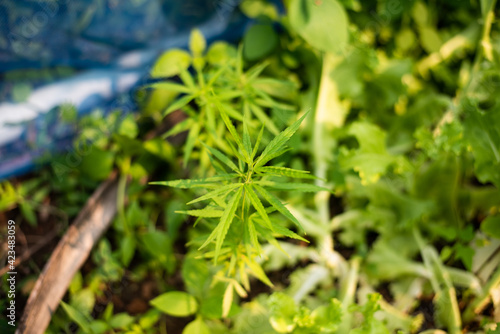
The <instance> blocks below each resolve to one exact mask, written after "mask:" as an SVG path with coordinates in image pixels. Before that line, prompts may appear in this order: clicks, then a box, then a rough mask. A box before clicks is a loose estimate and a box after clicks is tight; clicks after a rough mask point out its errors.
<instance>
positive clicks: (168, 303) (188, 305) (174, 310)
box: [149, 291, 198, 317]
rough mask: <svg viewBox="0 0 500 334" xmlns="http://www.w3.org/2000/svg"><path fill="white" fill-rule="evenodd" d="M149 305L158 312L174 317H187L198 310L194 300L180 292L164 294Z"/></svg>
mask: <svg viewBox="0 0 500 334" xmlns="http://www.w3.org/2000/svg"><path fill="white" fill-rule="evenodd" d="M149 303H150V304H151V305H153V306H154V307H156V308H157V309H159V310H160V311H162V312H164V313H166V314H168V315H173V316H175V317H187V316H188V315H191V314H194V313H195V312H196V310H197V309H198V302H197V301H196V299H195V298H194V297H193V296H191V295H190V294H188V293H186V292H182V291H172V292H167V293H164V294H162V295H160V296H158V297H156V298H155V299H153V300H152V301H150V302H149Z"/></svg>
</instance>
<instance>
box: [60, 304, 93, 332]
mask: <svg viewBox="0 0 500 334" xmlns="http://www.w3.org/2000/svg"><path fill="white" fill-rule="evenodd" d="M61 306H62V308H63V310H64V311H65V312H66V314H67V315H68V317H70V319H71V320H73V321H74V322H76V323H77V324H78V326H80V328H81V329H82V330H83V332H84V333H90V334H92V333H94V332H93V331H92V328H91V327H90V321H89V320H88V319H87V318H86V317H85V316H84V315H83V314H82V313H80V311H78V310H77V309H75V308H74V307H72V306H70V305H69V304H66V303H65V302H63V301H61Z"/></svg>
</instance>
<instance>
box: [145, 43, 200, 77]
mask: <svg viewBox="0 0 500 334" xmlns="http://www.w3.org/2000/svg"><path fill="white" fill-rule="evenodd" d="M189 65H191V56H190V55H189V53H188V52H186V51H184V50H181V49H170V50H169V51H167V52H165V53H163V54H162V55H161V56H160V57H159V58H158V60H157V61H156V63H155V65H154V66H153V69H152V70H151V77H153V78H166V77H172V76H174V75H178V74H180V73H181V72H182V71H184V70H187V69H188V68H189Z"/></svg>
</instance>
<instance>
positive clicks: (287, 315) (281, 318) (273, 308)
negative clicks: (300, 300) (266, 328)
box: [268, 292, 298, 333]
mask: <svg viewBox="0 0 500 334" xmlns="http://www.w3.org/2000/svg"><path fill="white" fill-rule="evenodd" d="M268 304H269V312H270V315H269V322H271V326H273V328H274V330H275V331H277V332H278V333H291V332H292V331H293V330H294V328H295V326H296V324H295V321H294V318H295V316H296V315H297V313H298V307H297V305H296V304H295V301H294V300H293V298H292V297H290V296H287V295H285V294H284V293H282V292H275V293H273V294H272V295H271V296H270V297H269V301H268Z"/></svg>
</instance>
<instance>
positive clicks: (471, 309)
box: [464, 267, 500, 322]
mask: <svg viewBox="0 0 500 334" xmlns="http://www.w3.org/2000/svg"><path fill="white" fill-rule="evenodd" d="M499 285H500V267H498V268H497V270H496V271H495V273H494V274H493V276H492V277H491V278H490V280H489V281H488V283H487V284H486V286H485V287H484V290H483V294H482V295H481V296H478V297H477V298H476V299H475V300H474V302H472V303H471V304H469V305H468V306H467V308H466V309H465V312H464V320H465V321H467V322H468V321H471V320H472V319H473V318H474V316H476V315H477V314H479V313H481V312H482V311H483V310H484V309H485V308H486V306H488V303H489V302H490V300H491V292H492V291H493V290H494V289H497V288H498V286H499Z"/></svg>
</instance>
